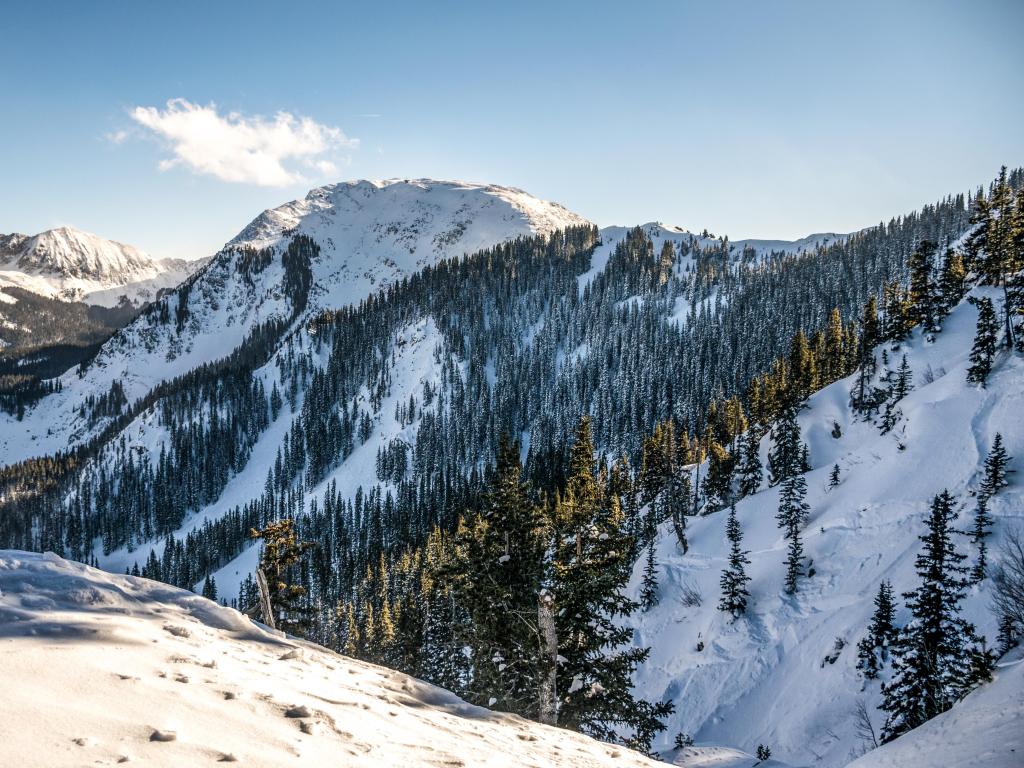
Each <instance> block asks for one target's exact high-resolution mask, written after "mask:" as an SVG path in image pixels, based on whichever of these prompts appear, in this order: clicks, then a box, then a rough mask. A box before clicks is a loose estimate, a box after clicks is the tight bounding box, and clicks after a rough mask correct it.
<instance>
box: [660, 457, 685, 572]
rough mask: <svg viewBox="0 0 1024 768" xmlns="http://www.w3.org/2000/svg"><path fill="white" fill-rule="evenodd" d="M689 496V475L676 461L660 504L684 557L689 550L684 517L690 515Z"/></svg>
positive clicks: (679, 461)
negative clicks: (670, 523)
mask: <svg viewBox="0 0 1024 768" xmlns="http://www.w3.org/2000/svg"><path fill="white" fill-rule="evenodd" d="M691 495H692V493H691V490H690V473H689V471H688V470H686V469H684V468H683V466H682V460H681V459H680V460H677V461H676V462H675V463H674V464H673V467H672V473H671V475H670V477H669V481H668V486H667V487H666V488H665V490H664V491H663V492H662V504H663V505H664V508H665V513H666V516H667V517H668V518H669V519H670V520H671V521H672V530H673V531H675V534H676V541H677V542H678V543H679V547H680V549H682V551H683V554H684V555H685V554H686V553H687V552H688V551H689V549H690V542H689V541H688V540H687V538H686V516H687V515H689V514H690V508H691V498H690V497H691Z"/></svg>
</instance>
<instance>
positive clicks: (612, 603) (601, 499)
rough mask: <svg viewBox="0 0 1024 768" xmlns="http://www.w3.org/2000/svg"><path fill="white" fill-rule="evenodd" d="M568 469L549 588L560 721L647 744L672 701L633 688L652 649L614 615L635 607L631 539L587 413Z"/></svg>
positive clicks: (605, 736) (559, 506)
mask: <svg viewBox="0 0 1024 768" xmlns="http://www.w3.org/2000/svg"><path fill="white" fill-rule="evenodd" d="M567 474H568V476H567V481H566V486H565V491H564V494H562V495H561V497H560V498H558V499H556V502H555V508H554V511H553V527H554V542H553V552H552V555H553V560H552V563H551V565H552V573H551V589H550V594H551V595H553V599H554V601H555V605H554V607H553V612H554V615H555V619H556V627H557V641H558V655H559V656H560V657H561V659H560V661H559V664H558V679H559V681H560V682H559V684H558V695H559V708H558V723H559V725H562V726H565V727H568V728H574V729H576V730H580V731H583V732H584V733H588V734H590V735H592V736H594V737H596V738H599V739H603V740H605V741H610V740H616V739H617V738H619V728H623V727H624V728H627V729H631V730H632V731H633V736H632V738H631V739H629V740H628V741H629V743H630V744H631V745H632V746H635V747H637V748H639V749H641V750H644V751H647V750H649V749H650V741H651V739H652V738H653V737H654V735H656V734H657V733H658V732H659V731H661V730H664V728H665V726H664V724H663V723H662V722H661V721H662V718H664V717H665V716H666V715H667V714H669V713H670V712H671V711H672V708H673V707H672V704H671V703H670V702H665V703H659V704H652V703H650V702H646V701H640V700H637V699H635V698H634V697H633V694H632V680H631V677H632V673H633V670H634V669H636V667H637V666H638V665H640V664H642V663H643V661H644V660H645V659H646V658H647V656H648V654H649V653H650V649H648V648H635V647H630V643H629V641H630V638H631V636H632V633H631V631H630V630H629V629H628V628H627V627H624V626H621V625H620V624H619V623H617V621H616V619H617V617H620V616H628V615H629V614H631V613H632V612H633V611H635V610H636V608H637V607H638V606H637V604H636V603H635V602H634V601H632V600H630V599H629V598H627V597H626V596H625V594H624V588H625V586H626V583H627V581H628V580H629V575H630V571H631V569H632V565H633V564H632V562H631V560H630V558H629V556H628V554H629V552H630V551H631V550H632V543H631V542H630V541H628V539H627V537H626V536H625V535H624V533H623V530H622V523H623V514H622V509H621V504H620V501H619V499H618V498H617V497H615V496H612V497H611V498H608V496H607V495H606V494H605V493H603V490H602V488H601V484H600V483H599V482H598V480H597V477H596V476H595V471H594V444H593V440H592V438H591V429H590V419H589V418H584V419H582V420H581V421H580V423H579V426H578V427H577V429H576V435H575V440H574V442H573V446H572V449H571V451H570V454H569V469H568V473H567Z"/></svg>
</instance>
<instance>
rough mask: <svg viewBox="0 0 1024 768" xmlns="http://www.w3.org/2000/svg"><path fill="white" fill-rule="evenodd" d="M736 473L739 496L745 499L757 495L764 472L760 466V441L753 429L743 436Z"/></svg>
mask: <svg viewBox="0 0 1024 768" xmlns="http://www.w3.org/2000/svg"><path fill="white" fill-rule="evenodd" d="M737 471H738V473H739V478H740V480H739V493H740V496H741V497H746V496H751V495H753V494H755V493H757V491H758V489H759V488H760V487H761V482H762V480H763V479H764V472H763V469H762V465H761V441H760V439H759V438H758V436H757V432H756V431H755V430H754V428H753V427H751V428H750V429H748V430H747V432H746V434H745V435H744V436H743V444H742V449H741V451H740V464H739V467H738V469H737Z"/></svg>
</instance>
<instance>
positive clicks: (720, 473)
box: [704, 438, 736, 512]
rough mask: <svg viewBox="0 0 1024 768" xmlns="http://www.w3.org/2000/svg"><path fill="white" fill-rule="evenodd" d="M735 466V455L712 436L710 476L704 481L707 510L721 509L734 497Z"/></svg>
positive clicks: (709, 463)
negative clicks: (733, 478) (733, 477)
mask: <svg viewBox="0 0 1024 768" xmlns="http://www.w3.org/2000/svg"><path fill="white" fill-rule="evenodd" d="M735 466H736V459H735V457H734V456H733V455H732V454H731V453H729V452H728V451H727V450H726V449H725V447H724V446H722V445H721V444H720V443H719V442H718V441H717V440H715V439H714V438H712V439H711V440H710V450H709V451H708V476H707V479H706V480H705V481H704V495H705V498H706V499H707V505H708V510H707V511H709V512H714V511H716V510H718V509H721V508H722V507H723V506H725V505H726V504H728V503H729V502H730V500H731V499H732V474H733V470H734V468H735Z"/></svg>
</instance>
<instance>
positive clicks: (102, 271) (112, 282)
mask: <svg viewBox="0 0 1024 768" xmlns="http://www.w3.org/2000/svg"><path fill="white" fill-rule="evenodd" d="M202 263H203V262H202V261H199V262H193V261H186V260H184V259H157V258H154V257H152V256H150V255H149V254H147V253H145V252H143V251H140V250H139V249H137V248H135V247H133V246H130V245H125V244H123V243H118V242H115V241H113V240H107V239H106V238H103V237H99V236H98V235H93V234H91V233H89V232H83V231H81V230H78V229H75V228H73V227H59V228H57V229H51V230H47V231H46V232H41V233H39V234H37V235H33V236H31V237H29V236H26V235H20V234H16V233H15V234H10V235H0V288H3V287H6V286H12V287H18V288H24V289H26V290H29V291H32V292H33V293H37V294H39V295H41V296H46V297H47V298H57V299H62V300H64V301H81V302H83V303H86V304H94V305H98V306H103V307H113V306H115V305H117V304H118V303H120V302H121V301H122V297H124V299H126V300H127V301H128V302H130V303H132V304H139V303H143V302H147V301H152V300H153V299H155V298H156V296H157V293H158V291H160V289H163V288H173V287H175V286H176V285H178V284H179V283H180V282H181V281H182V280H184V279H185V278H186V277H188V275H189V274H191V273H192V272H193V271H195V270H196V269H197V268H199V267H200V266H202Z"/></svg>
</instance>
